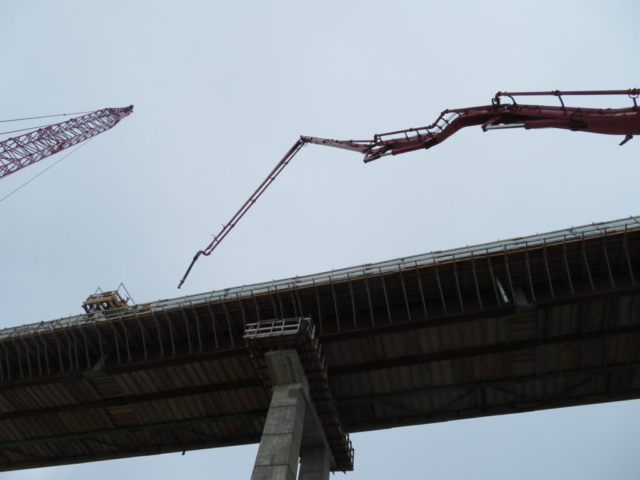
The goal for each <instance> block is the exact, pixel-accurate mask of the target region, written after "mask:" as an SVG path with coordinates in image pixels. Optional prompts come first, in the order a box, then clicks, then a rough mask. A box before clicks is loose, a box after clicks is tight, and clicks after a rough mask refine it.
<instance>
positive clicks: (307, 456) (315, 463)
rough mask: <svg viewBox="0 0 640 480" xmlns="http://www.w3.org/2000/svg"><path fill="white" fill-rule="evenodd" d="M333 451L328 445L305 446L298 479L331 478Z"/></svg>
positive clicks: (324, 479) (322, 479)
mask: <svg viewBox="0 0 640 480" xmlns="http://www.w3.org/2000/svg"><path fill="white" fill-rule="evenodd" d="M330 469H331V451H330V450H329V447H328V446H327V445H314V446H313V447H304V448H303V449H302V455H301V456H300V474H299V475H298V480H329V473H330Z"/></svg>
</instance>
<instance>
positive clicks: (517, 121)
mask: <svg viewBox="0 0 640 480" xmlns="http://www.w3.org/2000/svg"><path fill="white" fill-rule="evenodd" d="M535 95H547V96H555V97H558V98H560V102H561V105H560V106H548V105H525V104H518V103H517V102H516V101H515V99H514V98H513V97H515V96H535ZM563 95H628V96H629V97H630V98H631V99H632V100H633V106H630V107H628V108H607V109H602V108H582V107H567V106H565V105H564V102H563V101H562V96H563ZM638 95H640V89H630V90H603V91H574V92H561V91H559V90H556V91H551V92H498V93H497V94H496V96H495V98H494V99H493V102H492V104H491V105H484V106H480V107H469V108H459V109H453V110H445V111H444V112H442V113H441V114H440V116H439V117H438V118H437V120H436V121H435V122H434V123H432V124H431V125H428V126H426V127H420V128H409V129H406V130H397V131H395V132H388V133H383V134H378V135H374V137H373V140H348V141H345V140H331V139H325V138H316V137H301V138H302V139H303V140H304V141H306V142H309V143H315V144H318V145H326V146H331V147H336V148H344V149H348V150H355V151H358V152H361V153H363V154H364V156H365V157H364V161H365V163H367V162H371V161H373V160H377V159H378V158H380V157H383V156H386V155H399V154H401V153H407V152H412V151H415V150H420V149H423V148H424V149H427V148H431V147H434V146H436V145H438V144H439V143H442V142H443V141H444V140H446V139H447V138H449V137H450V136H451V135H453V134H454V133H456V132H457V131H458V130H460V129H462V128H465V127H470V126H474V125H481V126H482V129H483V130H484V131H486V130H487V129H491V127H493V128H499V127H503V128H508V127H523V128H525V129H527V130H531V129H538V128H561V129H565V130H571V131H577V132H590V133H601V134H606V135H624V140H623V141H622V143H621V145H623V144H624V143H626V142H628V141H629V140H631V138H633V135H638V134H640V110H639V109H638V105H637V103H636V98H637V97H638ZM503 97H508V98H511V100H512V102H513V103H508V104H504V103H502V102H501V99H502V98H503Z"/></svg>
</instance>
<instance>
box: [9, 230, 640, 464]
mask: <svg viewBox="0 0 640 480" xmlns="http://www.w3.org/2000/svg"><path fill="white" fill-rule="evenodd" d="M638 279H640V222H639V221H638V218H631V219H627V220H624V221H617V222H609V223H607V224H599V225H592V226H588V227H582V228H577V229H569V230H566V231H562V232H552V233H550V234H546V235H539V236H534V237H526V238H521V239H516V240H512V241H507V242H497V243H494V244H487V245H480V246H477V247H466V248H464V249H458V250H452V251H446V252H437V253H432V254H428V255H420V256H416V257H411V258H404V259H398V260H396V261H390V262H383V263H379V264H370V265H365V266H361V267H354V268H350V269H344V270H338V271H333V272H328V273H324V274H318V275H312V276H308V277H296V278H292V279H287V280H282V281H275V282H270V283H266V284H259V285H252V286H245V287H242V288H232V289H227V290H224V291H217V292H210V293H207V294H202V295H196V296H192V297H183V298H179V299H173V300H165V301H159V302H154V303H150V304H143V305H135V306H130V307H127V308H122V309H117V310H112V311H107V312H104V313H102V314H83V315H78V316H76V317H70V318H67V319H61V320H56V321H53V322H45V323H41V324H34V325H27V326H24V327H16V328H13V329H6V330H4V331H1V332H0V426H1V428H0V470H14V469H21V468H31V467H40V466H47V465H57V464H68V463H77V462H87V461H94V460H102V459H110V458H121V457H129V456H137V455H149V454H156V453H164V452H171V451H184V450H191V449H200V448H209V447H216V446H225V445H237V444H245V443H253V442H258V441H259V440H260V436H261V433H262V430H263V427H264V422H265V418H266V414H267V409H268V407H269V402H270V398H271V392H270V390H269V389H268V388H266V387H265V383H264V382H263V379H261V378H260V376H259V371H258V369H256V367H255V361H254V360H255V359H253V358H252V357H251V356H250V351H249V349H248V348H247V346H246V345H245V342H244V340H243V335H244V331H245V326H246V325H247V324H249V323H254V322H259V321H268V320H274V319H285V318H297V317H310V318H312V319H313V322H314V323H315V325H316V328H317V331H318V334H319V341H320V344H321V346H322V350H323V352H324V357H325V362H326V367H327V370H328V379H329V385H330V389H331V394H332V396H333V400H334V401H335V405H336V406H337V410H338V414H339V417H340V420H341V422H342V425H343V426H344V428H345V429H346V431H347V432H359V431H365V430H377V429H383V428H391V427H396V426H402V425H414V424H426V423H432V422H442V421H448V420H456V419H464V418H473V417H480V416H488V415H499V414H505V413H518V412H528V411H533V410H541V409H547V408H556V407H565V406H573V405H586V404H592V403H599V402H610V401H616V400H625V399H634V398H640V288H639V287H638V284H637V282H638ZM316 408H317V405H316ZM318 411H320V408H318ZM325 433H326V435H327V437H328V438H330V437H331V436H332V435H334V436H335V435H337V434H338V432H332V431H330V429H327V430H326V431H325ZM356 450H357V445H356Z"/></svg>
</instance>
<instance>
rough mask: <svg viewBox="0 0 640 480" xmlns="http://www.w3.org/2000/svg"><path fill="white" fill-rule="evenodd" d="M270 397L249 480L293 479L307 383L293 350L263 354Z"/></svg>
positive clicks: (307, 390) (296, 469)
mask: <svg viewBox="0 0 640 480" xmlns="http://www.w3.org/2000/svg"><path fill="white" fill-rule="evenodd" d="M265 362H266V364H267V368H268V369H269V376H270V378H271V384H272V385H273V396H272V397H271V404H270V405H269V413H267V420H266V422H265V425H264V430H263V432H262V438H261V439H260V447H258V455H257V456H256V463H255V466H254V467H253V473H252V475H251V480H296V473H297V472H298V459H299V458H300V446H301V444H302V430H303V427H304V422H305V413H307V412H306V410H307V395H308V394H309V384H308V382H307V377H306V375H305V373H304V369H303V368H302V365H301V363H300V359H299V358H298V353H297V352H296V351H295V350H277V351H273V352H267V353H266V354H265Z"/></svg>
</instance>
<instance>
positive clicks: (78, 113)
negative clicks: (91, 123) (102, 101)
mask: <svg viewBox="0 0 640 480" xmlns="http://www.w3.org/2000/svg"><path fill="white" fill-rule="evenodd" d="M85 113H91V112H76V113H58V114H57V115H42V116H40V117H25V118H13V119H11V120H0V123H7V122H21V121H23V120H36V119H38V118H51V117H66V116H69V115H83V114H85Z"/></svg>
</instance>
